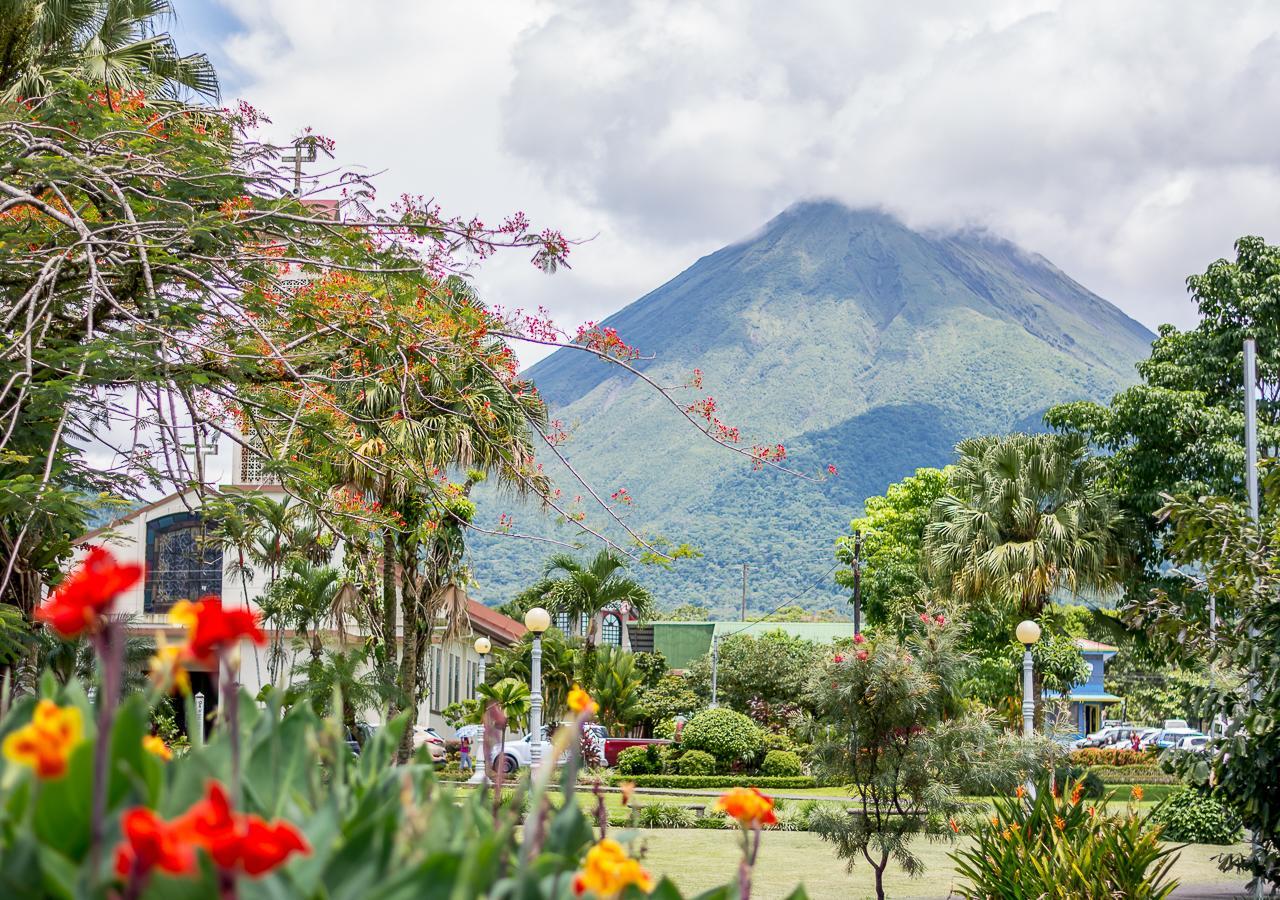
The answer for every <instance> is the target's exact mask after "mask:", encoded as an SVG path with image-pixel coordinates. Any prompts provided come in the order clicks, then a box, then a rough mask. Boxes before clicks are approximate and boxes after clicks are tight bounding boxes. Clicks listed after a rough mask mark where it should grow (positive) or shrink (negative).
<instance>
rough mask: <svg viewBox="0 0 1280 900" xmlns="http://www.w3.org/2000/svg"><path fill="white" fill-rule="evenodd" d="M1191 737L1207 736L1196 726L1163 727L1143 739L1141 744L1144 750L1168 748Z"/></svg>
mask: <svg viewBox="0 0 1280 900" xmlns="http://www.w3.org/2000/svg"><path fill="white" fill-rule="evenodd" d="M1189 737H1205V735H1204V734H1203V733H1201V732H1199V731H1196V730H1195V729H1194V728H1162V729H1160V730H1159V731H1157V732H1155V733H1154V734H1152V735H1150V736H1149V737H1147V738H1146V739H1145V740H1143V742H1142V745H1141V746H1142V749H1143V750H1150V749H1155V750H1168V749H1169V748H1170V747H1173V746H1175V745H1176V744H1177V743H1178V742H1179V741H1181V740H1183V739H1184V738H1189Z"/></svg>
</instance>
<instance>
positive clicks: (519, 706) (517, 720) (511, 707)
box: [476, 678, 530, 730]
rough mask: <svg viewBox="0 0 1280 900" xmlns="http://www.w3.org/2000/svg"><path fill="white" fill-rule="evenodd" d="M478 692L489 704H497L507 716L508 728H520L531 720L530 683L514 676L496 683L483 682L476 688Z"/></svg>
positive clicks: (482, 699) (486, 703) (485, 702)
mask: <svg viewBox="0 0 1280 900" xmlns="http://www.w3.org/2000/svg"><path fill="white" fill-rule="evenodd" d="M476 694H477V695H478V696H479V698H480V699H481V701H483V702H484V704H485V705H486V706H487V705H488V704H490V703H494V704H497V706H498V708H499V709H501V710H502V712H503V714H504V715H505V716H506V717H507V722H508V725H507V727H508V728H511V729H514V730H518V729H521V728H525V727H527V726H528V720H529V703H530V697H529V684H528V682H525V681H516V680H515V679H514V678H503V679H502V680H501V681H499V682H497V683H495V684H482V685H479V686H478V687H477V688H476Z"/></svg>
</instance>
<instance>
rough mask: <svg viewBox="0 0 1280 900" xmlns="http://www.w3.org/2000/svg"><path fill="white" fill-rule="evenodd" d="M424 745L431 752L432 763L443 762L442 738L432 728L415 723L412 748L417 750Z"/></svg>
mask: <svg viewBox="0 0 1280 900" xmlns="http://www.w3.org/2000/svg"><path fill="white" fill-rule="evenodd" d="M424 746H425V747H427V749H428V751H429V752H430V753H431V761H432V762H433V763H437V764H438V763H442V762H444V757H445V750H444V738H442V737H440V735H439V734H438V733H437V732H436V730H435V729H434V728H427V727H424V726H422V725H416V726H414V729H413V749H414V750H419V749H421V748H422V747H424Z"/></svg>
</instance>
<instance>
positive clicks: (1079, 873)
mask: <svg viewBox="0 0 1280 900" xmlns="http://www.w3.org/2000/svg"><path fill="white" fill-rule="evenodd" d="M1074 787H1075V786H1074V785H1073V784H1070V783H1068V784H1064V785H1063V786H1062V791H1061V795H1060V796H1055V794H1054V792H1053V791H1052V790H1050V783H1049V779H1048V778H1042V779H1040V780H1039V783H1038V785H1037V789H1036V797H1035V799H1034V800H1024V799H1023V798H1009V797H1000V798H997V799H996V801H995V816H994V817H993V818H992V819H991V820H990V821H988V820H987V819H986V818H979V819H977V821H976V824H975V825H974V827H973V838H974V840H973V842H972V843H971V844H967V845H963V846H961V847H960V848H959V849H958V850H956V851H955V852H954V853H952V854H951V858H952V859H954V860H955V862H956V874H957V875H959V876H960V877H961V878H962V879H964V880H963V881H962V882H961V883H960V884H959V886H958V887H957V888H956V891H957V893H958V894H959V895H960V896H961V897H964V898H966V900H991V898H1008V900H1014V898H1022V897H1043V898H1053V900H1112V898H1114V897H1127V898H1132V900H1163V898H1165V897H1168V896H1169V894H1171V893H1172V892H1173V890H1174V889H1175V888H1176V887H1177V882H1176V881H1174V880H1173V879H1171V878H1170V877H1169V870H1170V868H1171V867H1172V866H1173V863H1174V860H1175V859H1176V857H1175V856H1174V853H1175V849H1174V848H1172V847H1168V848H1165V847H1162V846H1161V844H1160V831H1159V829H1157V828H1152V827H1148V826H1147V824H1146V822H1145V821H1144V820H1143V818H1142V817H1141V816H1140V815H1139V814H1138V813H1137V812H1136V810H1134V809H1133V808H1130V809H1129V810H1128V811H1127V812H1126V813H1124V814H1121V815H1108V814H1106V813H1103V812H1099V811H1098V810H1097V809H1096V808H1095V807H1093V806H1089V805H1088V804H1085V803H1083V802H1075V801H1073V799H1072V798H1073V794H1074Z"/></svg>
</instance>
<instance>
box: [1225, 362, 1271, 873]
mask: <svg viewBox="0 0 1280 900" xmlns="http://www.w3.org/2000/svg"><path fill="white" fill-rule="evenodd" d="M1257 356H1258V344H1257V342H1256V341H1255V340H1254V339H1253V338H1245V340H1244V483H1245V490H1246V492H1247V493H1248V495H1249V518H1250V519H1252V520H1253V525H1254V527H1255V528H1256V527H1258V368H1257ZM1257 634H1258V631H1257V629H1256V628H1250V629H1249V636H1250V637H1252V638H1255V639H1256V637H1257ZM1249 693H1250V694H1251V695H1252V696H1253V699H1254V701H1255V702H1256V701H1257V699H1258V681H1257V679H1256V678H1254V677H1253V675H1252V674H1250V675H1249ZM1215 716H1216V712H1215ZM1252 843H1253V850H1254V852H1255V853H1257V851H1258V834H1257V832H1254V834H1253V842H1252ZM1253 896H1254V897H1259V898H1260V897H1261V896H1262V879H1261V878H1255V879H1254V884H1253Z"/></svg>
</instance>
